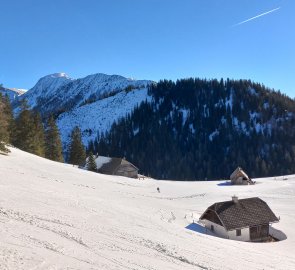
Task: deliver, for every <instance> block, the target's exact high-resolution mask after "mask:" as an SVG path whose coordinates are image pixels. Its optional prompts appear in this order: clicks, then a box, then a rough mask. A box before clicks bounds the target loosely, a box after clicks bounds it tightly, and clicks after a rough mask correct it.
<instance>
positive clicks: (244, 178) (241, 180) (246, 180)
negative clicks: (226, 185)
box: [230, 167, 254, 185]
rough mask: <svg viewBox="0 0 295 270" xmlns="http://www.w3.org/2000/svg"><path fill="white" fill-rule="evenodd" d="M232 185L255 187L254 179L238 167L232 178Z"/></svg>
mask: <svg viewBox="0 0 295 270" xmlns="http://www.w3.org/2000/svg"><path fill="white" fill-rule="evenodd" d="M230 180H231V183H232V184H233V185H253V184H254V182H253V181H252V179H251V178H250V177H249V176H248V175H247V174H246V173H245V172H244V171H243V169H242V168H240V167H238V168H236V169H235V170H234V172H233V173H232V174H231V176H230Z"/></svg>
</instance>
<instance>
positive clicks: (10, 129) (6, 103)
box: [3, 95, 14, 143]
mask: <svg viewBox="0 0 295 270" xmlns="http://www.w3.org/2000/svg"><path fill="white" fill-rule="evenodd" d="M3 103H4V114H5V115H6V119H7V125H8V129H7V131H8V136H9V138H8V142H9V143H11V142H12V136H13V130H14V118H13V112H12V108H11V104H10V100H9V97H8V95H6V96H4V97H3Z"/></svg>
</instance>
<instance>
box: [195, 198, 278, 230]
mask: <svg viewBox="0 0 295 270" xmlns="http://www.w3.org/2000/svg"><path fill="white" fill-rule="evenodd" d="M207 211H214V212H215V213H216V214H217V215H218V217H219V218H220V220H221V222H222V224H223V225H224V227H225V228H226V229H227V230H233V229H238V228H245V227H250V226H255V225H262V224H268V223H272V222H278V221H279V220H278V218H277V217H276V216H275V214H274V213H273V212H272V211H271V209H270V208H269V206H268V205H267V203H266V202H265V201H263V200H261V199H260V198H257V197H254V198H248V199H241V200H238V202H234V201H233V200H231V201H225V202H218V203H214V204H212V205H211V206H210V207H208V209H207V210H206V211H205V212H204V214H203V215H202V216H201V217H200V219H203V217H204V215H205V214H206V213H207Z"/></svg>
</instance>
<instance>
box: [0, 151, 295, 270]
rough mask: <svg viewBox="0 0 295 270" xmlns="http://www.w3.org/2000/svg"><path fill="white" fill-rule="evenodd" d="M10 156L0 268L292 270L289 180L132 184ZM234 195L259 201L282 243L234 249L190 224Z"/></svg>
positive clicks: (293, 184) (0, 163)
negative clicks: (277, 219)
mask: <svg viewBox="0 0 295 270" xmlns="http://www.w3.org/2000/svg"><path fill="white" fill-rule="evenodd" d="M11 150H12V152H11V153H10V154H9V156H3V155H0V239H1V241H0V269H38V270H39V269H103V270H104V269H107V270H111V269H112V270H113V269H149V270H154V269H242V270H243V269H247V270H248V269H284V270H286V269H295V254H294V248H295V231H294V229H293V228H294V224H295V213H294V203H295V196H294V195H295V176H288V177H277V178H269V179H256V181H257V184H256V185H253V186H252V185H251V186H229V185H226V184H225V183H222V182H172V181H157V180H137V179H129V178H124V177H117V176H106V175H100V174H96V173H92V172H88V171H84V170H80V169H78V168H76V167H72V166H71V165H65V164H60V163H56V162H52V161H49V160H46V159H43V158H40V157H37V156H34V155H31V154H28V153H25V152H22V151H20V150H17V149H11ZM284 178H287V180H283V179H284ZM157 187H159V188H160V191H161V192H160V193H158V192H157ZM234 194H235V195H237V196H239V198H246V197H252V196H259V197H261V198H262V199H263V200H265V201H266V202H267V203H268V204H269V206H270V207H271V209H272V210H273V211H274V213H275V214H276V215H278V216H280V218H281V221H280V222H279V223H278V224H276V225H275V227H276V228H278V229H280V230H282V231H283V232H284V233H285V234H286V235H287V237H288V238H287V239H286V240H284V241H281V242H275V243H246V242H237V241H232V240H226V239H222V238H218V237H214V236H212V235H209V234H206V232H205V231H204V230H203V229H202V227H200V226H199V225H198V224H192V222H193V220H195V221H196V220H198V218H199V217H200V215H201V214H202V213H203V211H205V210H206V208H207V207H208V206H209V205H211V204H212V203H214V202H217V201H223V200H229V199H230V198H231V196H232V195H234Z"/></svg>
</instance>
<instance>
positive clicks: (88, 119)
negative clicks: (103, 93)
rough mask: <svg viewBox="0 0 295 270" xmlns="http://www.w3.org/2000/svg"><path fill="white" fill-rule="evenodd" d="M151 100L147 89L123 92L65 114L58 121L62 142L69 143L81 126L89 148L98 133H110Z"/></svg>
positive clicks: (85, 142) (84, 139)
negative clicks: (120, 121)
mask: <svg viewBox="0 0 295 270" xmlns="http://www.w3.org/2000/svg"><path fill="white" fill-rule="evenodd" d="M150 99H151V97H149V96H148V95H147V89H146V88H145V89H140V90H133V91H130V92H128V93H126V92H125V91H123V92H120V93H118V94H116V95H115V96H112V97H109V98H105V99H102V100H98V101H96V102H94V103H91V104H87V105H84V106H82V107H77V108H75V109H73V110H71V111H69V112H66V113H63V114H62V115H61V116H60V117H59V118H58V119H57V125H58V127H59V129H60V132H61V138H62V141H63V143H64V144H66V143H67V142H69V141H70V135H71V131H72V130H73V129H74V127H75V126H79V127H80V129H81V131H82V135H83V136H82V139H83V143H84V144H85V145H86V146H87V145H88V143H89V141H90V140H94V139H95V138H96V136H97V132H99V133H100V134H101V133H102V132H105V131H108V130H109V129H110V128H111V126H112V124H113V123H114V122H115V121H117V120H119V119H120V118H122V117H125V116H126V115H127V113H131V112H132V110H133V109H134V107H135V106H136V105H139V104H140V103H141V102H143V101H145V100H147V101H150ZM89 130H91V132H89Z"/></svg>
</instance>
